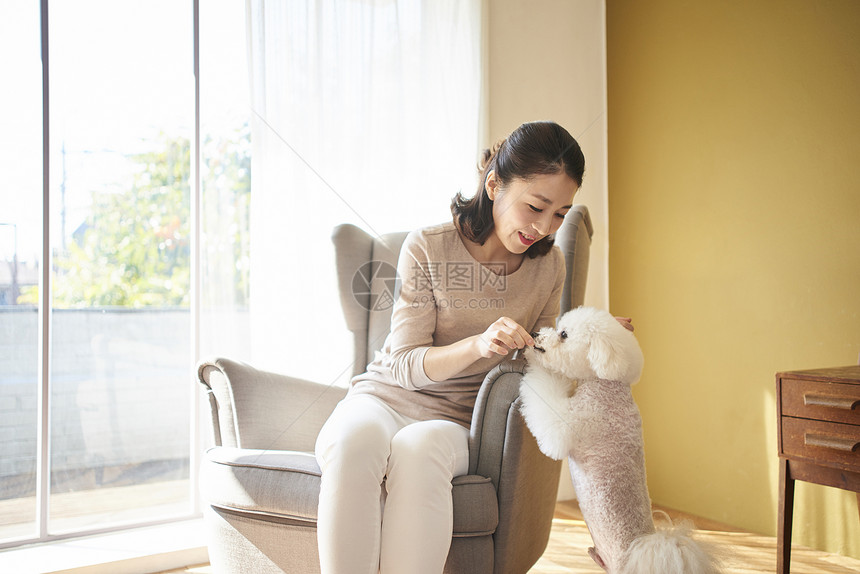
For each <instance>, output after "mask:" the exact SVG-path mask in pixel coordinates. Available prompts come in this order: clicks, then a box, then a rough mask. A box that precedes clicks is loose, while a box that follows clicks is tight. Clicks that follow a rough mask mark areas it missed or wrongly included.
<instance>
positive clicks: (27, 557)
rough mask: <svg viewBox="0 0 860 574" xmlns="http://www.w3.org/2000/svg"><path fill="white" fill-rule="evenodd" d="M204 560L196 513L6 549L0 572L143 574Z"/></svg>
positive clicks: (201, 529) (200, 523) (201, 530)
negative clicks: (154, 523)
mask: <svg viewBox="0 0 860 574" xmlns="http://www.w3.org/2000/svg"><path fill="white" fill-rule="evenodd" d="M208 561H209V554H208V552H207V550H206V542H205V540H204V526H203V519H202V518H196V519H193V520H187V521H183V522H173V523H170V524H164V525H160V526H149V527H146V528H138V529H133V530H124V531H121V532H112V533H110V534H101V535H98V536H87V537H82V538H71V539H68V540H60V541H56V542H47V543H43V544H33V545H29V546H23V547H20V548H13V549H10V550H4V551H2V552H0V572H15V573H20V574H30V573H32V574H48V573H51V574H55V573H56V574H59V573H68V574H71V573H74V574H102V573H106V574H107V573H111V574H114V573H117V572H122V573H123V574H138V573H139V574H146V573H149V572H161V571H164V570H172V569H175V568H181V567H183V566H191V565H195V564H202V563H205V562H208Z"/></svg>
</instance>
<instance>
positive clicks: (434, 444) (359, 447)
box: [316, 394, 469, 574]
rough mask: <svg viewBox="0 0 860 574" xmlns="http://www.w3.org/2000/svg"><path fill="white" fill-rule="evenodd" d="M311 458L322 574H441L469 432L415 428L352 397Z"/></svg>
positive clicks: (439, 425) (441, 425)
mask: <svg viewBox="0 0 860 574" xmlns="http://www.w3.org/2000/svg"><path fill="white" fill-rule="evenodd" d="M316 457H317V461H318V462H319V465H320V468H321V469H322V485H321V488H320V501H319V513H318V520H317V538H318V541H319V553H320V566H321V568H322V572H323V574H345V573H349V574H377V572H381V573H382V574H423V573H426V574H440V573H441V572H442V569H443V567H444V566H445V560H446V559H447V556H448V550H449V548H450V546H451V533H452V531H453V520H454V519H453V516H454V511H453V504H452V501H451V479H452V478H453V477H454V476H458V475H461V474H465V473H466V472H467V471H468V469H469V430H468V429H466V428H465V427H463V426H461V425H459V424H457V423H454V422H450V421H441V420H434V421H420V422H419V421H415V420H414V419H411V418H409V417H405V416H403V415H401V414H399V413H397V412H396V411H394V410H393V409H392V408H391V407H389V406H388V405H387V404H385V403H384V402H383V401H382V400H380V399H378V398H376V397H374V396H371V395H362V394H358V395H352V396H348V397H347V398H345V399H344V400H343V401H341V402H340V404H339V405H338V406H337V407H336V408H335V410H334V412H333V413H332V415H331V417H330V418H329V419H328V421H327V422H326V423H325V425H324V426H323V428H322V430H321V431H320V434H319V437H318V438H317V443H316ZM383 489H384V491H383Z"/></svg>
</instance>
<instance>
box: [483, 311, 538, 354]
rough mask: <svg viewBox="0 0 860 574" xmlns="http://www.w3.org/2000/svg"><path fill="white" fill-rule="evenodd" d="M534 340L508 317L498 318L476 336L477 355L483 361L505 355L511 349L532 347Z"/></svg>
mask: <svg viewBox="0 0 860 574" xmlns="http://www.w3.org/2000/svg"><path fill="white" fill-rule="evenodd" d="M534 344H535V342H534V339H532V336H531V335H530V334H529V332H528V331H526V330H525V328H523V326H522V325H520V324H519V323H517V322H516V321H514V320H513V319H510V318H508V317H499V318H498V319H497V320H496V321H495V322H494V323H493V324H492V325H490V326H489V327H488V328H487V330H486V331H484V332H483V333H481V334H480V335H478V339H477V345H478V353H479V354H480V355H481V356H482V357H484V358H485V359H490V358H492V357H493V356H495V355H507V354H508V353H509V352H510V351H512V350H513V349H522V348H523V347H525V346H526V345H528V346H533V345H534Z"/></svg>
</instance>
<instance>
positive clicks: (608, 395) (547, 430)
mask: <svg viewBox="0 0 860 574" xmlns="http://www.w3.org/2000/svg"><path fill="white" fill-rule="evenodd" d="M525 357H526V359H527V361H528V366H527V367H526V372H525V376H524V377H523V380H522V383H521V386H520V396H521V397H522V411H523V416H524V417H525V420H526V424H527V425H528V427H529V429H530V430H531V432H532V434H533V435H534V436H535V438H536V439H537V442H538V446H539V447H540V449H541V451H542V452H543V453H544V454H546V455H547V456H549V457H550V458H554V459H556V460H560V459H563V458H564V457H568V461H569V464H570V474H571V477H572V479H573V485H574V488H575V489H576V495H577V498H578V499H579V506H580V509H581V510H582V515H583V517H584V518H585V523H586V525H587V526H588V530H589V532H590V533H591V537H592V540H593V541H594V546H595V547H594V548H591V549H590V550H589V554H590V555H591V557H592V558H594V560H595V562H597V563H598V564H599V565H600V566H602V567H603V568H604V569H605V570H606V571H608V572H609V573H610V574H633V573H636V574H640V573H641V574H713V573H716V572H719V570H718V567H717V565H716V561H715V560H714V559H713V558H712V557H711V555H710V554H709V553H708V552H706V551H705V550H704V549H703V547H702V546H701V545H700V544H698V543H696V542H694V541H693V540H692V539H691V538H690V537H689V530H690V528H689V527H688V526H683V527H673V528H668V529H660V530H658V529H655V527H654V522H653V520H652V516H651V499H650V497H649V496H648V487H647V484H646V481H645V453H644V449H643V444H642V419H641V417H640V415H639V409H638V408H637V406H636V403H634V402H633V394H632V392H631V388H630V387H631V385H633V384H634V383H636V382H637V381H638V380H639V376H640V374H641V372H642V364H643V357H642V351H641V350H640V349H639V343H638V342H637V341H636V337H635V336H634V335H633V333H631V332H630V331H628V330H627V329H625V328H624V327H623V326H621V325H620V324H619V323H618V321H616V319H615V318H614V317H613V316H612V315H611V314H609V313H608V312H606V311H601V310H597V309H593V308H588V307H579V308H577V309H573V310H571V311H569V312H567V313H565V315H564V316H563V317H562V318H561V319H560V320H559V322H558V328H557V329H542V330H541V331H540V333H538V334H537V336H536V337H535V346H534V347H533V348H531V347H529V348H526V351H525Z"/></svg>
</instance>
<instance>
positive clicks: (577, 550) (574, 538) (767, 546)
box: [164, 502, 860, 574]
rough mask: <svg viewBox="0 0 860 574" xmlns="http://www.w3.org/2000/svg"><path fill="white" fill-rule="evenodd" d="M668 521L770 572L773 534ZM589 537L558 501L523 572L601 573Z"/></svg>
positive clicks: (844, 561) (807, 557)
mask: <svg viewBox="0 0 860 574" xmlns="http://www.w3.org/2000/svg"><path fill="white" fill-rule="evenodd" d="M665 511H666V512H667V514H669V515H670V516H671V517H672V519H673V520H677V519H679V518H681V519H683V518H690V519H691V520H693V523H694V524H695V525H696V526H697V528H698V529H697V530H696V531H694V537H696V538H698V539H701V540H703V541H705V542H708V543H711V544H714V545H715V546H716V547H718V548H719V549H720V551H721V552H722V553H723V554H724V562H723V565H724V572H725V574H758V573H760V572H767V573H768V574H773V573H774V572H776V538H773V537H770V536H762V535H760V534H751V533H749V532H743V531H740V530H737V529H735V528H732V527H728V526H725V525H721V524H718V523H714V522H710V521H707V520H703V519H698V518H694V517H688V516H684V515H682V514H680V513H678V512H674V511H671V510H665ZM589 546H591V537H590V536H589V534H588V529H587V528H586V527H585V522H583V521H582V515H581V514H580V512H579V508H578V507H577V505H576V503H575V502H560V503H559V504H558V506H557V507H556V514H555V519H554V520H553V524H552V534H551V535H550V540H549V544H548V545H547V549H546V551H545V552H544V554H543V556H542V557H541V559H540V560H538V562H537V564H535V565H534V567H533V568H532V569H531V570H529V574H559V573H561V572H564V573H571V572H574V573H577V574H580V573H581V574H589V573H593V574H605V573H604V572H603V570H602V569H601V568H600V567H598V566H597V565H596V564H595V563H594V562H593V561H592V560H591V558H590V557H589V556H588V553H587V552H588V548H589ZM858 572H860V560H855V559H853V558H847V557H845V556H838V555H834V554H827V553H825V552H820V551H817V550H810V549H807V548H798V547H795V548H794V549H792V555H791V573H792V574H822V573H824V574H828V573H829V574H857V573H858ZM164 574H213V572H212V567H211V566H209V565H208V564H201V565H197V566H192V567H188V568H185V569H180V570H171V571H170V572H169V573H164Z"/></svg>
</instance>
